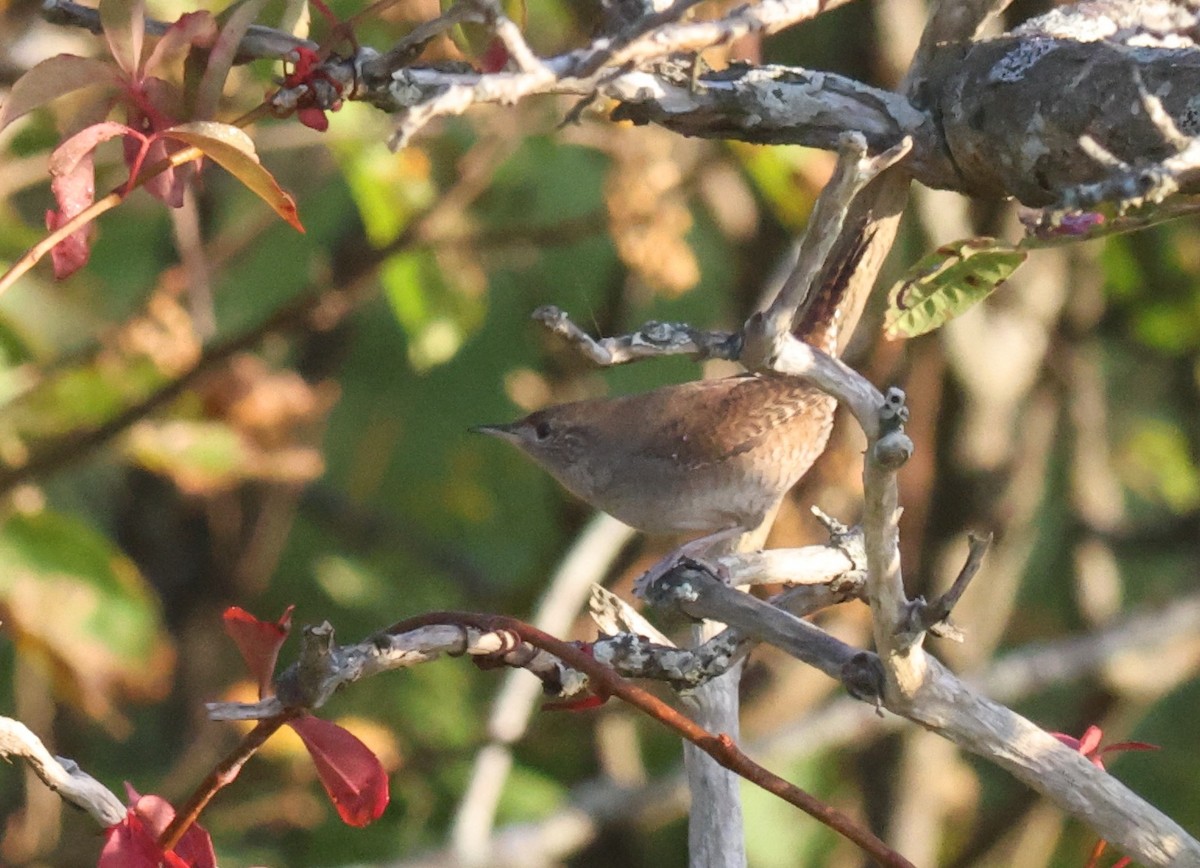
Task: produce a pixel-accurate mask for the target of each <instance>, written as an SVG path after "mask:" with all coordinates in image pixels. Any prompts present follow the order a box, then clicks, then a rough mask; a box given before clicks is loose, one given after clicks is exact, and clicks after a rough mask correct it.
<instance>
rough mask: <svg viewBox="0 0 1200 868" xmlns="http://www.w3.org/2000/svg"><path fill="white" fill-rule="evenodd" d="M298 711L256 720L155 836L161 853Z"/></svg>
mask: <svg viewBox="0 0 1200 868" xmlns="http://www.w3.org/2000/svg"><path fill="white" fill-rule="evenodd" d="M304 713H305V711H304V709H302V708H288V709H285V710H284V711H282V712H281V713H279V714H277V715H275V716H274V717H268V718H266V719H265V720H260V721H259V722H258V724H257V725H256V726H255V727H254V729H252V730H250V731H249V732H248V733H246V736H245V738H243V739H242V741H241V743H240V744H239V745H238V746H237V747H236V748H235V749H234V750H233V752H232V753H230V754H229V756H227V757H225V759H223V760H221V762H220V763H219V764H218V765H217V767H216V768H214V769H213V770H212V771H211V772H209V773H208V776H207V777H205V779H204V780H203V781H201V782H200V786H198V787H196V791H195V792H194V793H192V796H191V798H189V799H188V800H187V801H186V802H185V803H184V805H183V807H182V808H180V809H179V811H178V812H176V814H175V819H173V820H172V821H171V822H170V823H169V824H168V825H167V828H165V829H163V833H162V834H161V835H159V836H158V846H159V848H160V849H161V850H162V852H164V853H170V852H171V851H172V850H174V849H175V846H176V845H177V844H178V843H179V839H180V838H182V837H183V833H184V832H186V831H187V830H188V828H189V827H190V826H191V825H192V823H194V822H196V820H197V818H198V817H199V816H200V812H201V811H203V810H204V808H205V807H206V806H207V805H208V803H209V802H210V801H212V798H213V796H215V795H216V794H217V791H218V790H220V789H221V788H222V787H224V786H226V785H228V784H231V783H233V781H234V779H235V778H237V776H238V772H240V771H241V770H242V766H244V765H245V764H246V761H247V760H248V759H250V757H252V756H254V754H255V753H257V752H258V749H259V748H260V747H262V746H263V742H265V741H266V740H267V739H268V738H270V737H271V736H272V735H274V733H275V731H276V730H277V729H279V727H281V726H283V725H284V724H285V723H287V722H288V721H289V720H293V719H294V718H297V717H299V716H300V715H302V714H304Z"/></svg>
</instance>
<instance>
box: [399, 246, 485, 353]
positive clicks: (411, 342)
mask: <svg viewBox="0 0 1200 868" xmlns="http://www.w3.org/2000/svg"><path fill="white" fill-rule="evenodd" d="M463 270H464V271H466V272H469V271H470V269H463ZM379 280H380V282H381V283H382V284H383V291H384V295H385V297H386V298H387V300H388V304H389V305H390V306H391V308H392V313H393V314H394V315H395V317H396V321H397V322H398V323H399V324H400V327H401V328H403V329H404V332H405V334H406V335H407V337H408V358H409V362H410V363H411V364H412V366H413V368H414V369H416V370H418V371H428V370H430V369H432V368H435V367H437V366H438V365H441V364H444V363H446V362H448V361H449V360H450V359H452V358H453V357H454V356H455V355H456V354H457V353H458V351H459V350H460V349H461V348H462V345H463V344H464V343H465V342H466V340H467V338H468V337H469V336H470V335H471V334H472V333H473V332H474V331H475V330H476V329H477V328H478V327H479V325H480V323H481V322H482V321H483V316H484V307H483V304H482V303H481V298H482V296H483V293H481V292H478V291H473V290H471V289H470V277H469V275H467V274H455V273H454V272H453V271H452V270H449V269H446V268H442V267H440V266H439V264H438V262H437V260H436V258H435V257H434V256H432V255H431V254H429V253H427V252H424V251H421V252H416V253H399V254H396V255H394V256H390V257H388V259H387V260H386V261H385V262H384V264H383V266H382V267H381V268H380V270H379Z"/></svg>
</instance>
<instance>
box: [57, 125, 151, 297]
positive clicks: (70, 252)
mask: <svg viewBox="0 0 1200 868" xmlns="http://www.w3.org/2000/svg"><path fill="white" fill-rule="evenodd" d="M127 135H135V136H136V135H137V133H135V132H134V131H133V130H131V129H130V128H129V127H127V126H125V125H124V124H118V123H113V122H111V121H105V122H104V123H99V124H92V125H91V126H90V127H87V128H85V129H83V130H80V131H79V132H78V133H76V134H75V135H73V136H71V137H70V138H69V139H67V140H66V141H65V142H63V143H62V144H61V145H59V146H58V147H57V148H55V149H54V153H52V154H51V155H50V174H51V177H52V178H53V180H52V181H51V182H50V190H51V192H52V193H53V194H54V200H55V201H56V202H57V203H58V211H47V212H46V228H47V229H49V230H51V231H53V230H55V229H57V228H58V227H59V226H62V225H63V224H64V223H66V222H67V221H68V220H70V219H71V218H72V217H74V216H75V215H77V214H79V213H80V212H81V211H84V210H85V209H87V208H88V207H89V206H90V205H91V204H92V202H94V201H95V199H96V172H95V166H94V163H93V160H92V154H93V152H94V151H95V149H96V146H97V145H99V144H100V143H101V142H104V141H107V140H109V139H113V138H116V137H117V136H127ZM92 231H93V227H92V226H91V225H90V224H89V225H87V226H83V227H81V228H79V229H77V230H76V231H75V232H72V233H71V234H70V235H69V236H68V237H67V238H65V239H63V240H62V241H60V242H59V243H58V244H56V245H54V249H53V250H52V251H50V257H51V259H52V260H53V262H54V276H55V277H57V278H58V279H59V280H61V279H63V278H64V277H67V276H68V275H70V274H72V273H74V272H75V271H76V270H78V269H79V268H81V267H82V266H83V264H84V263H85V262H87V260H88V254H89V253H90V252H91V239H92Z"/></svg>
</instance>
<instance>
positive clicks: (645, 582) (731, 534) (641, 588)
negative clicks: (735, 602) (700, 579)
mask: <svg viewBox="0 0 1200 868" xmlns="http://www.w3.org/2000/svg"><path fill="white" fill-rule="evenodd" d="M745 532H746V528H745V527H743V526H742V525H740V524H737V525H733V526H732V527H724V528H721V529H720V530H718V531H713V532H712V533H706V534H705V535H704V536H701V537H697V538H696V539H694V540H689V541H688V542H685V543H684V544H683V545H681V546H679V547H678V548H677V549H675V550H674V551H672V552H671V553H670V554H668V555H667V556H666V557H664V558H663V559H662V560H660V561H659V562H658V563H656V564H655V565H654V566H652V567H651V568H650V569H648V570H646V572H644V573H642V575H641V576H640V577H639V578H638V580H637V581H636V582H634V583H633V593H634V594H635V595H637V596H638V597H645V595H646V591H647V590H649V588H650V586H651V585H653V584H654V583H655V582H657V581H658V580H659V579H661V578H662V577H663V576H665V575H666V574H667V573H669V572H671V570H673V569H674V568H675V567H676V566H677V565H678V564H679V563H680V562H681V561H684V560H693V561H699V563H700V564H701V566H703V567H705V568H707V569H708V570H709V571H710V572H711V573H713V575H715V576H717V577H718V578H719V579H721V580H722V581H723V582H725V583H726V584H728V583H729V580H730V575H729V571H728V570H727V569H726V568H725V567H723V566H721V565H720V564H717V563H709V562H708V561H706V560H704V555H706V554H708V553H709V552H710V551H712V549H713V548H714V547H715V546H716V545H717V544H718V543H722V542H725V541H726V540H730V539H736V538H737V537H739V536H741V535H742V534H744V533H745Z"/></svg>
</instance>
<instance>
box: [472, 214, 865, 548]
mask: <svg viewBox="0 0 1200 868" xmlns="http://www.w3.org/2000/svg"><path fill="white" fill-rule="evenodd" d="M866 225H869V224H864V231H861V232H859V234H858V237H857V238H856V240H855V241H854V243H853V244H851V245H850V248H849V250H848V251H847V252H846V253H845V254H844V255H843V256H842V257H841V258H840V260H839V261H838V262H837V263H835V265H834V267H833V268H832V269H829V270H827V272H826V274H825V276H824V281H823V283H822V284H821V285H820V286H819V289H818V290H817V291H816V292H815V293H814V294H813V297H812V298H810V299H809V301H808V304H807V305H806V307H805V308H804V310H803V311H802V312H801V315H800V316H799V317H798V319H797V323H796V327H795V329H794V333H795V334H796V336H797V337H799V338H800V339H801V340H805V341H807V342H808V343H810V344H813V345H814V346H817V347H819V348H821V349H823V350H825V351H826V352H829V353H831V354H834V355H836V354H838V353H839V351H840V349H841V348H842V347H843V346H844V344H845V339H846V337H847V336H848V332H849V331H850V330H851V329H853V326H854V324H855V323H856V322H857V320H858V316H859V314H860V313H861V311H862V305H863V301H864V300H865V296H866V295H867V293H868V291H869V289H870V280H869V279H868V280H856V279H855V277H854V272H855V270H856V267H857V266H858V265H859V262H860V260H861V258H862V256H863V254H864V252H865V251H866V250H867V249H868V248H869V245H870V240H871V238H870V232H869V231H867V230H865V226H866ZM866 271H868V272H870V271H872V269H866ZM834 406H835V401H834V399H833V398H831V397H829V396H828V395H826V394H825V393H823V392H821V391H819V390H818V389H816V388H814V387H812V386H810V385H808V384H807V383H805V382H803V381H802V380H799V379H797V378H795V377H788V376H785V375H781V374H773V373H761V374H742V375H738V376H732V377H726V378H724V379H719V380H700V381H697V382H690V383H682V384H680V385H672V386H664V387H662V388H659V389H654V390H653V391H650V392H644V393H641V394H636V395H626V396H623V397H617V398H599V399H594V400H588V401H577V402H574V403H570V404H560V405H558V406H554V407H548V408H546V409H543V410H539V411H537V412H535V413H532V414H530V415H529V416H526V417H525V418H524V419H521V420H519V421H517V422H513V423H511V424H507V425H484V426H480V427H478V428H476V429H474V430H476V431H480V432H482V433H486V434H492V435H495V436H498V437H500V438H502V439H504V440H507V441H509V442H510V443H512V444H513V445H515V446H517V447H518V448H519V449H520V450H521V451H523V452H524V453H525V454H527V455H528V456H529V457H531V458H532V459H533V460H534V461H536V462H537V463H538V464H540V465H541V466H542V467H543V468H544V469H545V470H547V471H549V473H550V474H551V475H552V476H553V477H554V478H555V479H557V480H558V481H559V482H560V483H562V485H563V486H564V487H565V488H566V489H567V490H568V491H570V492H572V493H573V494H575V495H576V496H578V497H580V498H582V499H583V500H585V501H586V502H587V503H589V504H590V505H592V506H594V507H596V508H598V509H602V510H604V511H605V512H607V513H609V514H610V515H612V516H614V517H615V518H617V519H620V520H621V521H623V522H625V523H626V524H628V525H631V526H632V527H635V528H637V529H638V530H641V531H644V532H646V533H649V534H663V535H667V534H690V535H699V534H704V535H716V534H718V533H719V532H722V531H730V532H732V531H734V530H735V529H740V530H743V531H749V530H752V529H754V528H756V527H758V526H759V525H760V524H761V523H762V522H763V521H764V520H765V519H766V518H767V517H768V516H769V515H770V514H771V513H772V512H773V511H774V509H775V508H776V507H777V506H778V504H779V503H780V501H781V500H782V499H783V496H784V495H785V494H786V493H787V492H788V490H789V489H790V488H791V487H792V486H793V485H795V484H796V482H797V481H798V480H799V479H800V477H801V476H803V475H804V473H805V472H806V471H807V470H808V469H809V467H811V466H812V463H813V462H814V461H815V460H816V458H817V456H818V455H820V454H821V452H822V450H824V448H825V443H826V441H827V440H828V439H829V432H830V430H831V428H832V425H833V412H834ZM720 535H721V536H724V535H725V534H720Z"/></svg>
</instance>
